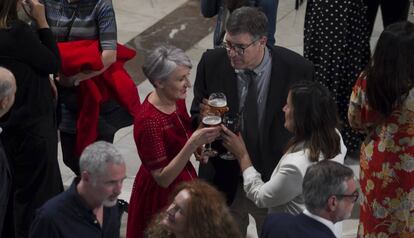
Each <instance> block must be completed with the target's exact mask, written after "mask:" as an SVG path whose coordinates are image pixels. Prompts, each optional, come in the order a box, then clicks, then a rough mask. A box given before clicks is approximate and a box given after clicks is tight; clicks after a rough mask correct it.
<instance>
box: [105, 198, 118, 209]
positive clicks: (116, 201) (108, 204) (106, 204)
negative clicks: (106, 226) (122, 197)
mask: <svg viewBox="0 0 414 238" xmlns="http://www.w3.org/2000/svg"><path fill="white" fill-rule="evenodd" d="M117 203H118V199H115V200H114V201H111V200H109V198H108V199H105V200H104V201H103V202H102V204H103V206H104V207H113V206H115V205H116V204H117Z"/></svg>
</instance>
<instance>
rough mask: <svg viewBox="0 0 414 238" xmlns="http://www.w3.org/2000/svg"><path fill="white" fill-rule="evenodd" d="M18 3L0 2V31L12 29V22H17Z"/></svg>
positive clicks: (13, 1)
mask: <svg viewBox="0 0 414 238" xmlns="http://www.w3.org/2000/svg"><path fill="white" fill-rule="evenodd" d="M17 1H18V0H1V1H0V29H5V28H8V27H10V24H11V23H12V21H15V20H17Z"/></svg>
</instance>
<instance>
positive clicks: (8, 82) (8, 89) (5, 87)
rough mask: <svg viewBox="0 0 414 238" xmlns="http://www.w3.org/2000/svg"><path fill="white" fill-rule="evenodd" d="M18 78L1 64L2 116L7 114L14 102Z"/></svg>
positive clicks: (0, 106) (0, 103)
mask: <svg viewBox="0 0 414 238" xmlns="http://www.w3.org/2000/svg"><path fill="white" fill-rule="evenodd" d="M15 93H16V79H15V78H14V75H13V74H12V72H10V70H8V69H6V68H4V67H1V66H0V117H1V116H3V115H4V114H6V113H7V112H8V111H9V110H10V108H11V106H12V105H13V103H14V94H15Z"/></svg>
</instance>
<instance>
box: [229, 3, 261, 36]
mask: <svg viewBox="0 0 414 238" xmlns="http://www.w3.org/2000/svg"><path fill="white" fill-rule="evenodd" d="M226 31H227V32H229V33H230V34H242V33H248V34H250V35H251V37H252V39H258V38H260V37H262V36H267V17H266V15H265V14H264V13H263V12H262V11H260V10H259V9H257V8H255V7H246V6H245V7H240V8H237V9H236V10H234V11H233V12H232V13H231V14H230V16H229V18H228V19H227V22H226Z"/></svg>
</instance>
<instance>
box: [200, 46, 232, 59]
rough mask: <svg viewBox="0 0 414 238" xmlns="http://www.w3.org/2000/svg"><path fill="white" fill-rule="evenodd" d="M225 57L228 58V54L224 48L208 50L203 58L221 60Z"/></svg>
mask: <svg viewBox="0 0 414 238" xmlns="http://www.w3.org/2000/svg"><path fill="white" fill-rule="evenodd" d="M223 56H225V58H227V52H226V49H224V48H215V49H207V50H206V51H205V52H204V54H203V57H207V58H214V59H216V58H217V59H219V58H221V57H223Z"/></svg>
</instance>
